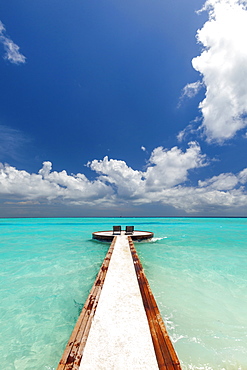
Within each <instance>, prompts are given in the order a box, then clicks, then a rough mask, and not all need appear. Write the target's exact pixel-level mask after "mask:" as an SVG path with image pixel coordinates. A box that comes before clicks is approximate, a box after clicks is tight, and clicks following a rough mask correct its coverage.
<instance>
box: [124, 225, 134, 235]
mask: <svg viewBox="0 0 247 370" xmlns="http://www.w3.org/2000/svg"><path fill="white" fill-rule="evenodd" d="M133 232H134V226H126V228H125V234H133Z"/></svg>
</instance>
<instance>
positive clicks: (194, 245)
mask: <svg viewBox="0 0 247 370" xmlns="http://www.w3.org/2000/svg"><path fill="white" fill-rule="evenodd" d="M114 224H115V225H117V224H120V225H122V226H123V227H125V225H134V226H135V229H140V230H147V231H153V232H154V233H155V238H154V239H153V240H152V241H151V242H141V243H136V248H137V251H138V254H139V257H140V259H141V261H142V264H143V266H144V269H145V272H146V275H147V278H148V280H149V283H150V285H151V287H152V290H153V293H154V295H155V297H156V300H157V303H158V305H159V308H160V311H161V313H162V315H163V318H164V321H165V323H166V325H167V328H168V331H169V333H170V336H171V338H172V341H173V343H174V346H175V349H176V351H177V353H178V356H179V359H180V361H181V364H182V367H183V369H184V370H188V369H200V370H204V369H205V370H209V369H210V370H211V369H214V370H215V369H222V370H223V369H225V370H239V369H241V370H246V369H247V268H246V262H247V219H245V218H119V219H118V218H50V219H49V218H46V219H34V218H33V219H31V218H30V219H21V218H20V219H0V232H1V238H0V259H1V260H0V263H1V269H0V282H1V284H0V323H1V338H0V353H1V368H2V369H4V370H31V369H33V370H51V369H56V366H57V364H58V362H59V359H60V357H61V355H62V353H63V349H64V347H65V345H66V343H67V340H68V339H69V336H70V334H71V331H72V329H73V327H74V324H75V322H76V320H77V318H78V315H79V313H80V310H81V308H82V306H83V304H84V302H85V300H86V298H87V295H88V293H89V290H90V288H91V286H92V284H93V282H94V279H95V277H96V274H97V272H98V269H99V267H100V265H101V263H102V261H103V259H104V256H105V254H106V252H107V250H108V247H109V244H107V243H100V242H97V241H93V240H92V239H91V233H92V232H94V231H99V230H109V229H111V228H112V225H114Z"/></svg>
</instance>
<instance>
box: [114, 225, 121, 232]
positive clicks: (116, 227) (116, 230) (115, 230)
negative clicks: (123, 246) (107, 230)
mask: <svg viewBox="0 0 247 370" xmlns="http://www.w3.org/2000/svg"><path fill="white" fill-rule="evenodd" d="M113 234H121V226H113Z"/></svg>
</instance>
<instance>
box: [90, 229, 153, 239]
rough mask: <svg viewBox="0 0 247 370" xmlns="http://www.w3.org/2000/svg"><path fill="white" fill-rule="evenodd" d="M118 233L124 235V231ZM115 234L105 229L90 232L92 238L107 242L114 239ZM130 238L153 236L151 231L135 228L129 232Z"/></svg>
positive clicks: (149, 237)
mask: <svg viewBox="0 0 247 370" xmlns="http://www.w3.org/2000/svg"><path fill="white" fill-rule="evenodd" d="M119 235H126V234H125V232H124V231H121V234H119ZM115 236H117V235H116V234H114V233H113V231H112V230H107V231H95V232H94V233H93V234H92V237H93V239H96V240H99V241H102V242H103V241H105V242H109V241H112V240H113V239H114V237H115ZM130 236H131V238H132V240H137V241H141V240H147V239H152V238H153V236H154V233H151V232H150V231H139V230H135V231H133V233H131V235H130Z"/></svg>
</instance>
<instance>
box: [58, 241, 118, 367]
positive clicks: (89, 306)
mask: <svg viewBox="0 0 247 370" xmlns="http://www.w3.org/2000/svg"><path fill="white" fill-rule="evenodd" d="M116 238H117V237H114V239H113V241H112V243H111V245H110V248H109V250H108V252H107V254H106V257H105V259H104V261H103V263H102V265H101V268H100V270H99V273H98V275H97V277H96V280H95V282H94V285H93V287H92V289H91V291H90V293H89V296H88V298H87V300H86V303H85V305H84V307H83V309H82V312H81V314H80V316H79V318H78V320H77V323H76V325H75V327H74V330H73V332H72V334H71V336H70V339H69V341H68V343H67V346H66V348H65V350H64V353H63V356H62V358H61V360H60V362H59V364H58V367H57V370H78V369H79V366H80V362H81V358H82V354H83V350H84V347H85V344H86V340H87V337H88V333H89V330H90V328H91V324H92V320H93V317H94V314H95V311H96V308H97V305H98V302H99V297H100V293H101V290H102V287H103V284H104V281H105V277H106V273H107V270H108V267H109V263H110V259H111V256H112V252H113V249H114V245H115V243H116Z"/></svg>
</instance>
